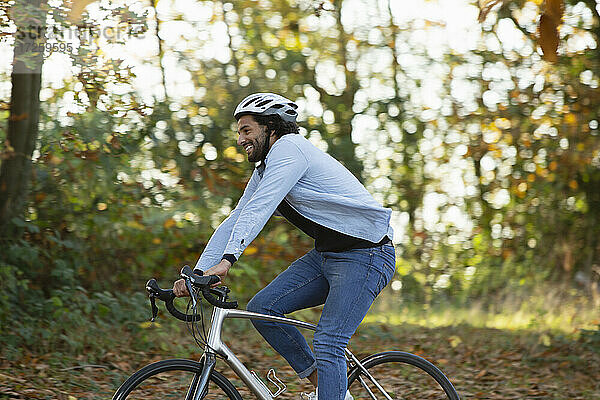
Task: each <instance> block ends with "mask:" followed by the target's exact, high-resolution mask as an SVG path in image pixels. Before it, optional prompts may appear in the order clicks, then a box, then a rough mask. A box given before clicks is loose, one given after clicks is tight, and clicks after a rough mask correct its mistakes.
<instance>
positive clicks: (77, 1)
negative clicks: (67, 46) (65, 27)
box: [68, 0, 95, 22]
mask: <svg viewBox="0 0 600 400" xmlns="http://www.w3.org/2000/svg"><path fill="white" fill-rule="evenodd" d="M94 1H95V0H72V2H71V11H69V15H68V18H69V20H70V21H71V22H77V21H78V20H79V19H80V18H81V14H83V11H84V10H85V7H87V5H88V4H90V3H93V2H94Z"/></svg>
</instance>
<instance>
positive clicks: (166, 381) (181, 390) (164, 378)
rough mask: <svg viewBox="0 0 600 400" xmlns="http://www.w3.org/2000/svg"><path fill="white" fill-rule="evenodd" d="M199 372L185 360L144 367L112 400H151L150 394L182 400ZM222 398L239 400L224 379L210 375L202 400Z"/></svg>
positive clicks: (234, 389) (193, 364) (132, 376)
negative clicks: (207, 387)
mask: <svg viewBox="0 0 600 400" xmlns="http://www.w3.org/2000/svg"><path fill="white" fill-rule="evenodd" d="M201 372H202V363H200V362H197V361H193V360H186V359H170V360H162V361H157V362H155V363H152V364H149V365H146V366H145V367H143V368H141V369H140V370H138V371H137V372H135V373H134V374H133V375H131V376H130V377H129V378H127V380H126V381H125V382H123V384H122V385H121V386H120V387H119V388H118V389H117V391H116V392H115V394H114V396H113V400H125V399H128V400H135V399H142V398H143V399H149V398H153V397H151V395H152V394H154V395H155V398H157V399H158V398H160V399H168V398H170V397H169V396H170V395H173V398H178V399H182V398H184V397H185V393H187V390H188V387H189V385H190V383H191V382H192V379H194V376H200V374H201ZM157 375H158V376H157ZM217 389H220V391H218V390H217ZM149 396H150V397H149ZM224 396H227V397H224ZM223 398H227V399H232V400H242V396H240V394H239V392H238V391H237V389H236V388H235V386H233V384H232V383H231V382H230V381H229V380H228V379H227V378H226V377H225V376H223V375H222V374H220V373H219V372H217V371H213V372H212V373H211V375H210V378H209V389H208V394H207V395H206V397H205V399H207V400H209V399H223Z"/></svg>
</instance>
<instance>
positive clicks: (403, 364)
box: [348, 351, 459, 400]
mask: <svg viewBox="0 0 600 400" xmlns="http://www.w3.org/2000/svg"><path fill="white" fill-rule="evenodd" d="M360 363H361V364H362V366H363V367H364V368H365V369H366V370H367V372H368V374H367V373H365V372H364V371H363V370H362V369H361V368H360V366H354V367H353V368H352V369H351V370H350V372H348V389H349V390H350V393H352V396H354V398H355V399H373V400H375V399H377V400H378V399H388V398H389V399H407V400H409V399H450V400H459V397H458V393H457V392H456V390H455V389H454V386H452V383H451V382H450V381H449V380H448V378H446V376H445V375H444V374H443V373H442V371H440V370H439V368H437V367H436V366H435V365H433V364H432V363H430V362H429V361H427V360H425V359H424V358H421V357H419V356H416V355H414V354H410V353H405V352H403V351H388V352H384V353H377V354H373V355H371V356H369V357H366V358H365V359H363V360H361V361H360ZM369 375H370V377H369ZM371 378H372V379H371ZM384 391H385V394H384ZM386 394H387V397H386Z"/></svg>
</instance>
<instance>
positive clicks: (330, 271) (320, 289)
mask: <svg viewBox="0 0 600 400" xmlns="http://www.w3.org/2000/svg"><path fill="white" fill-rule="evenodd" d="M395 265H396V262H395V253H394V247H393V246H392V245H391V244H386V245H383V246H378V247H373V248H370V249H354V250H349V251H345V252H341V253H333V252H319V251H317V250H315V249H313V250H311V251H309V252H308V253H307V254H305V255H304V256H302V257H301V258H299V259H298V260H296V261H294V262H293V263H292V264H291V265H290V266H289V267H288V268H287V269H286V270H285V271H283V272H282V273H281V274H279V275H278V276H277V277H276V278H275V279H274V280H273V281H272V282H271V283H270V284H269V285H267V287H265V288H264V289H262V290H261V291H260V292H258V293H257V294H256V296H254V297H253V298H252V300H250V302H249V303H248V307H247V309H248V310H249V311H254V312H259V313H263V314H270V315H277V316H284V315H285V314H288V313H291V312H293V311H296V310H301V309H304V308H309V307H314V306H317V305H321V304H324V306H323V312H322V313H321V318H320V320H319V323H318V325H317V330H316V332H315V335H314V339H313V348H314V353H313V352H312V351H311V349H310V347H309V346H308V344H307V343H306V340H305V339H304V337H303V336H302V334H301V333H300V332H299V331H298V329H297V328H295V327H293V326H290V325H286V324H280V323H273V322H265V321H254V320H253V321H252V323H253V324H254V326H255V327H256V329H257V330H258V331H259V332H260V334H261V335H262V336H263V337H264V338H265V339H266V340H267V342H269V344H270V345H271V346H272V347H273V348H274V349H275V350H276V351H277V352H278V353H279V354H281V355H282V356H283V357H284V358H285V359H286V360H287V362H288V363H289V364H290V365H291V366H292V368H293V369H294V371H296V373H297V374H298V376H299V377H300V378H306V377H308V376H309V375H310V374H311V373H312V372H313V371H314V370H315V369H316V370H317V371H318V379H319V393H318V394H319V399H326V400H343V399H344V396H345V394H346V390H347V380H346V373H347V366H346V359H345V357H344V349H345V348H346V345H347V344H348V341H349V340H350V336H352V335H353V334H354V331H355V330H356V328H358V325H359V324H360V323H361V321H362V320H363V318H364V317H365V315H366V314H367V311H368V310H369V307H371V304H372V303H373V300H375V297H377V295H378V294H379V292H380V291H381V290H382V289H383V288H384V287H385V286H386V285H387V284H388V282H389V281H390V279H391V278H392V276H393V275H394V270H395Z"/></svg>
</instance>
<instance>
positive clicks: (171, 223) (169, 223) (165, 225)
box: [163, 218, 175, 229]
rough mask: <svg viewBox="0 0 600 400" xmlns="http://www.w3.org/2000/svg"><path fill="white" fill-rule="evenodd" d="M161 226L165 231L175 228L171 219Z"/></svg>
mask: <svg viewBox="0 0 600 400" xmlns="http://www.w3.org/2000/svg"><path fill="white" fill-rule="evenodd" d="M163 226H164V227H165V229H169V228H171V227H173V226H175V220H174V219H173V218H169V219H167V220H166V221H165V223H164V224H163Z"/></svg>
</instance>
